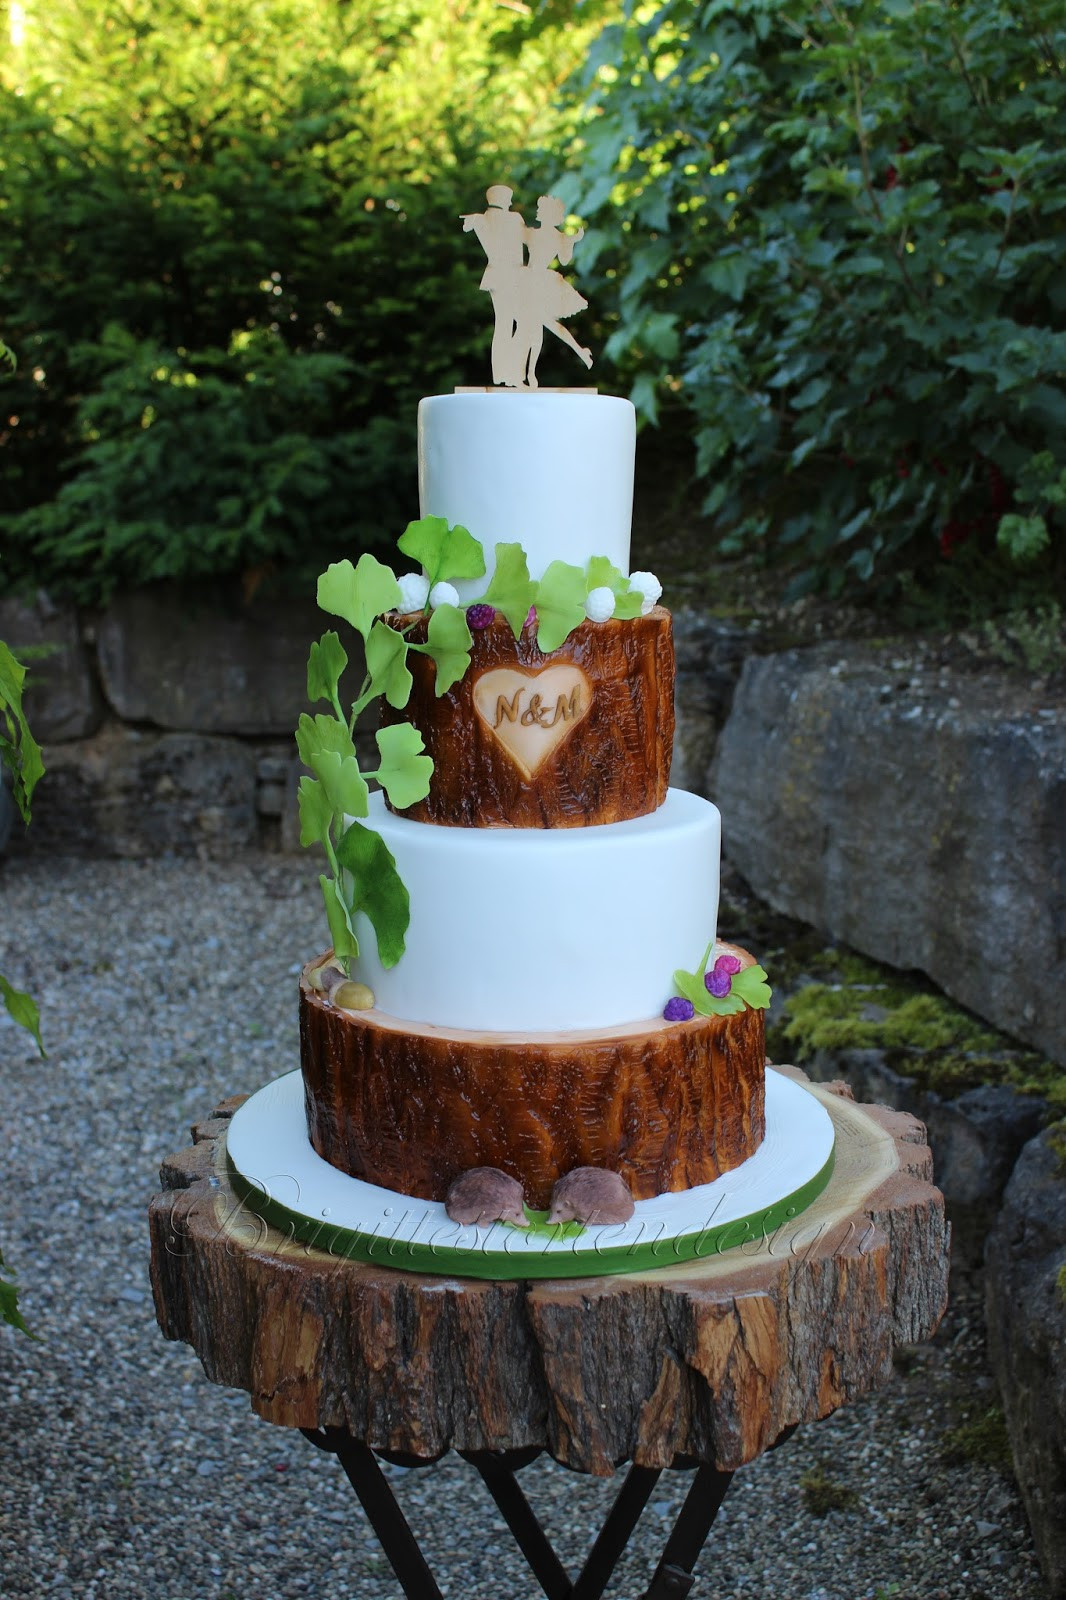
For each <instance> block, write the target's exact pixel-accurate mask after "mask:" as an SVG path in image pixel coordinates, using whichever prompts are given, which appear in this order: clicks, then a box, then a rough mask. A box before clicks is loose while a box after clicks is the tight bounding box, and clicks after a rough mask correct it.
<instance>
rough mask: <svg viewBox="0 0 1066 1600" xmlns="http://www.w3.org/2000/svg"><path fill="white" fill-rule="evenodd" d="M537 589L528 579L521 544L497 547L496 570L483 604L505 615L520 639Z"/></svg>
mask: <svg viewBox="0 0 1066 1600" xmlns="http://www.w3.org/2000/svg"><path fill="white" fill-rule="evenodd" d="M536 594H537V586H536V584H535V583H534V582H533V579H532V578H531V577H530V576H529V565H528V563H527V561H526V553H525V551H524V550H523V549H522V546H521V545H520V544H498V545H497V546H496V567H495V570H494V572H493V574H492V577H491V578H490V580H489V586H488V588H487V589H486V590H485V593H484V594H483V595H482V597H481V603H482V604H484V605H487V606H494V607H495V609H496V610H497V611H502V612H503V614H504V616H505V617H506V618H507V621H508V623H509V625H510V629H511V632H512V633H513V634H514V636H515V638H516V639H517V638H518V637H519V635H520V634H521V632H522V629H523V628H524V627H525V622H526V618H527V617H528V615H529V608H530V606H531V605H532V604H533V602H534V600H535V599H536Z"/></svg>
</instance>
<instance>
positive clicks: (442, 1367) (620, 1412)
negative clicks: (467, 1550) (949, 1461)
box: [150, 1074, 950, 1475]
mask: <svg viewBox="0 0 1066 1600" xmlns="http://www.w3.org/2000/svg"><path fill="white" fill-rule="evenodd" d="M793 1075H794V1076H795V1075H796V1074H793ZM800 1076H802V1075H800ZM812 1092H813V1093H815V1094H817V1095H818V1097H819V1098H820V1099H822V1101H823V1103H824V1104H825V1105H826V1106H827V1107H828V1108H829V1109H830V1112H831V1114H832V1115H833V1119H834V1123H835V1125H836V1128H837V1145H838V1157H837V1164H836V1170H835V1172H834V1175H833V1178H832V1179H831V1181H830V1183H829V1186H828V1187H827V1189H826V1190H825V1191H824V1192H823V1194H822V1195H821V1196H820V1197H819V1199H818V1200H816V1201H815V1202H814V1204H813V1205H812V1206H811V1208H810V1209H809V1211H807V1212H805V1213H803V1215H802V1216H801V1217H799V1218H797V1219H796V1220H797V1224H798V1225H802V1226H801V1227H798V1228H797V1231H796V1233H795V1235H794V1236H793V1239H792V1241H791V1243H792V1246H793V1247H792V1248H789V1241H787V1240H786V1241H784V1242H783V1243H782V1241H780V1240H778V1241H776V1243H775V1246H774V1248H770V1242H769V1241H766V1242H765V1243H766V1246H767V1248H765V1249H763V1250H762V1251H761V1252H760V1253H759V1254H757V1255H748V1254H746V1247H745V1248H744V1249H741V1250H737V1251H731V1252H727V1253H726V1254H724V1255H722V1256H720V1257H717V1258H712V1259H708V1260H706V1261H702V1262H700V1263H698V1264H693V1263H689V1264H686V1265H684V1266H679V1267H675V1268H669V1269H664V1270H661V1271H657V1272H653V1273H639V1274H634V1275H633V1276H631V1277H622V1278H618V1277H610V1278H584V1279H571V1280H567V1281H565V1282H562V1281H560V1282H551V1281H542V1282H539V1283H536V1284H528V1283H523V1282H513V1283H494V1282H485V1281H479V1280H472V1279H455V1278H427V1277H423V1276H420V1275H418V1274H412V1273H407V1272H403V1271H398V1270H395V1269H389V1268H387V1267H381V1266H377V1265H370V1264H365V1263H360V1262H354V1261H347V1260H343V1261H338V1260H336V1259H334V1258H333V1257H331V1256H329V1255H327V1254H326V1253H324V1252H321V1251H316V1250H315V1249H313V1248H312V1247H310V1246H307V1245H303V1244H300V1243H298V1242H296V1241H293V1240H291V1239H288V1238H286V1237H284V1236H283V1235H281V1234H280V1233H276V1232H274V1231H273V1230H271V1229H270V1228H268V1227H267V1226H266V1225H265V1224H263V1223H261V1222H260V1221H259V1219H258V1218H256V1217H254V1216H253V1215H252V1214H251V1213H249V1212H247V1211H246V1210H245V1209H244V1208H243V1207H242V1206H241V1205H240V1203H239V1201H238V1199H237V1197H236V1195H235V1194H234V1192H233V1190H232V1188H231V1187H230V1183H229V1176H228V1170H227V1165H226V1154H225V1138H224V1136H223V1135H222V1134H221V1133H216V1134H213V1135H211V1136H209V1137H207V1138H205V1139H204V1140H203V1141H202V1142H201V1144H200V1145H199V1146H198V1147H196V1149H195V1151H194V1152H187V1151H186V1152H180V1153H179V1154H178V1155H177V1156H174V1157H171V1158H169V1159H168V1161H167V1162H166V1163H164V1167H163V1173H164V1175H165V1181H168V1182H174V1183H177V1184H178V1185H179V1187H176V1188H170V1189H167V1190H166V1191H164V1192H163V1193H162V1194H160V1195H157V1196H156V1198H155V1199H154V1200H153V1202H152V1205H151V1207H150V1226H151V1232H152V1285H153V1291H154V1295H155V1304H156V1314H157V1317H158V1320H159V1324H160V1327H161V1328H162V1331H163V1332H164V1334H165V1335H166V1336H167V1337H168V1338H171V1339H180V1340H184V1341H185V1342H186V1343H188V1344H190V1345H191V1346H192V1347H193V1348H194V1349H195V1351H196V1352H197V1354H198V1355H199V1357H200V1359H201V1361H202V1362H203V1365H204V1368H205V1371H206V1373H207V1375H208V1377H209V1378H210V1379H212V1381H214V1382H218V1383H224V1384H227V1385H230V1386H232V1387H236V1388H243V1389H245V1390H247V1391H248V1392H249V1393H250V1395H251V1399H252V1405H253V1407H254V1409H255V1410H256V1412H257V1413H258V1414H259V1415H260V1416H262V1417H264V1418H265V1419H266V1420H268V1421H271V1422H275V1423H277V1424H279V1425H284V1426H290V1427H304V1428H319V1427H341V1428H345V1429H346V1430H347V1431H348V1432H350V1433H351V1434H352V1435H353V1436H354V1437H356V1438H359V1439H362V1440H364V1441H365V1442H366V1443H368V1444H369V1445H371V1447H373V1448H376V1449H379V1450H383V1451H390V1450H392V1451H401V1452H404V1453H407V1454H411V1455H414V1456H417V1457H419V1458H422V1459H427V1460H428V1459H431V1458H433V1457H434V1456H438V1455H440V1454H441V1453H442V1452H443V1451H445V1450H448V1449H463V1450H486V1449H496V1450H502V1449H511V1448H524V1447H530V1448H542V1449H545V1450H547V1451H549V1452H550V1453H551V1454H552V1455H553V1456H554V1457H555V1459H556V1460H558V1461H560V1462H561V1463H562V1464H563V1465H565V1466H568V1467H571V1468H573V1469H574V1470H577V1471H582V1472H591V1473H595V1474H599V1475H609V1474H610V1473H611V1472H613V1470H614V1469H615V1467H616V1466H617V1465H619V1464H620V1463H621V1462H623V1461H627V1460H631V1461H635V1462H637V1463H638V1464H640V1465H644V1466H653V1467H666V1466H670V1465H672V1464H674V1463H676V1462H679V1461H681V1460H684V1461H688V1462H691V1461H707V1462H714V1463H715V1464H717V1465H718V1467H719V1468H721V1469H722V1470H732V1469H734V1468H736V1467H738V1466H741V1465H743V1464H744V1463H745V1462H747V1461H750V1460H752V1459H754V1458H755V1457H756V1456H757V1455H759V1454H760V1453H761V1452H762V1451H763V1450H765V1449H766V1448H768V1446H769V1445H770V1444H772V1443H773V1442H774V1440H775V1439H776V1438H777V1437H779V1435H780V1434H781V1433H782V1432H783V1430H784V1429H785V1428H788V1427H791V1426H792V1425H793V1424H795V1423H799V1422H807V1421H812V1420H814V1419H815V1418H818V1417H822V1416H825V1415H826V1414H827V1413H829V1412H830V1411H832V1410H834V1409H835V1408H836V1407H837V1406H840V1405H843V1404H845V1403H847V1402H848V1401H849V1400H852V1399H854V1398H856V1397H857V1396H858V1395H860V1394H863V1393H865V1392H866V1391H868V1390H870V1389H872V1388H875V1387H878V1386H879V1385H880V1384H882V1383H884V1382H885V1381H886V1380H887V1379H888V1377H889V1376H890V1373H891V1365H892V1361H891V1357H892V1350H893V1348H894V1345H895V1344H896V1343H899V1342H907V1343H914V1342H918V1341H920V1340H922V1339H926V1338H928V1337H929V1336H930V1335H931V1334H932V1333H933V1332H934V1331H935V1328H936V1325H937V1323H938V1321H939V1318H940V1316H941V1315H942V1313H943V1310H944V1307H945V1305H946V1300H947V1274H948V1244H949V1239H950V1228H949V1226H948V1224H947V1223H946V1221H945V1218H944V1203H943V1196H942V1195H941V1194H940V1193H939V1191H938V1190H936V1189H935V1188H934V1187H933V1186H932V1184H931V1182H930V1181H929V1176H928V1174H930V1173H931V1160H930V1157H929V1153H928V1149H927V1147H926V1146H925V1144H924V1138H923V1133H924V1130H922V1129H921V1125H920V1124H918V1123H917V1122H916V1121H915V1120H914V1119H912V1118H907V1119H905V1120H904V1122H903V1123H901V1119H900V1116H899V1114H898V1113H893V1112H887V1111H884V1110H883V1108H875V1107H866V1106H856V1105H855V1104H854V1103H853V1102H851V1101H850V1100H848V1099H845V1098H843V1097H841V1096H839V1095H837V1096H834V1095H833V1094H832V1093H831V1092H829V1091H827V1090H825V1089H823V1088H816V1087H812ZM222 1109H223V1108H220V1110H222ZM232 1110H233V1103H232V1102H229V1104H228V1107H227V1108H226V1112H232ZM222 1120H223V1121H224V1115H223V1119H222ZM208 1126H209V1125H207V1124H205V1125H203V1131H204V1132H205V1133H206V1131H207V1127H208Z"/></svg>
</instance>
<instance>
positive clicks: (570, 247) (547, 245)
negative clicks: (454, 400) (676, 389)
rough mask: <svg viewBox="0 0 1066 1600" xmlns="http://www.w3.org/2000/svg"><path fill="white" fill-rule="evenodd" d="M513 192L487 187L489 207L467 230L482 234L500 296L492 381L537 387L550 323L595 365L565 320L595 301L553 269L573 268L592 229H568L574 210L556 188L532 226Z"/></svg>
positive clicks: (489, 277) (493, 289)
mask: <svg viewBox="0 0 1066 1600" xmlns="http://www.w3.org/2000/svg"><path fill="white" fill-rule="evenodd" d="M513 193H514V191H513V190H512V189H509V188H508V187H507V185H506V184H503V183H497V184H493V186H492V187H491V188H490V189H486V191H485V199H486V200H487V202H488V206H487V209H486V210H484V211H477V212H472V213H468V214H467V215H466V216H464V217H463V218H462V223H463V232H464V233H473V234H476V236H477V239H478V242H479V243H480V245H481V248H482V249H483V250H484V252H485V255H486V258H487V265H486V267H485V272H484V275H483V277H482V279H481V288H482V289H487V290H488V292H489V294H490V296H491V297H492V308H493V311H494V312H495V316H496V326H495V328H494V330H493V335H492V381H493V383H496V384H502V385H503V386H504V387H505V388H508V389H535V388H536V387H537V358H538V357H539V355H540V352H541V346H542V344H543V343H544V331H545V329H547V331H548V332H549V333H554V335H555V337H556V338H557V339H561V340H562V342H563V343H564V344H566V345H569V346H570V349H571V350H573V351H574V353H575V354H576V355H577V357H578V359H579V360H581V361H583V362H584V364H585V366H586V367H591V365H592V351H591V350H588V349H586V348H585V346H584V345H581V344H578V342H577V340H576V339H575V338H574V336H573V334H572V333H571V332H570V330H569V328H564V327H563V318H564V317H572V316H573V315H574V313H575V312H577V311H584V309H585V307H586V306H587V305H588V301H587V300H586V299H585V297H584V295H580V294H578V292H577V290H576V289H575V288H574V286H573V284H571V283H567V281H566V279H565V278H564V277H563V275H562V273H561V272H556V271H555V270H554V269H553V267H552V262H553V261H556V260H558V262H559V264H560V265H561V266H564V267H565V266H569V264H570V262H571V260H572V259H573V254H574V246H575V245H576V244H578V243H579V241H580V240H582V239H583V238H584V237H585V230H584V228H580V229H579V230H578V231H577V233H564V232H563V231H562V228H561V226H560V224H561V223H562V221H563V218H564V217H565V215H566V211H565V208H564V206H563V202H562V201H561V200H557V199H556V198H555V196H554V195H550V194H543V195H541V197H540V199H539V200H538V201H537V222H536V226H535V227H532V228H528V227H527V226H526V224H525V222H524V221H523V220H522V217H521V215H520V213H519V212H517V211H512V210H511V199H512V196H513Z"/></svg>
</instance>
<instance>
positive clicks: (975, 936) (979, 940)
mask: <svg viewBox="0 0 1066 1600" xmlns="http://www.w3.org/2000/svg"><path fill="white" fill-rule="evenodd" d="M709 784H710V790H711V792H712V793H713V795H714V798H715V799H716V800H717V802H718V804H719V806H720V807H721V810H722V819H723V833H724V848H725V852H726V854H727V855H728V856H729V858H730V860H731V861H732V862H733V864H734V866H736V867H737V868H738V869H739V870H740V871H741V872H742V873H743V875H744V876H745V877H746V878H747V880H748V881H749V883H750V884H751V887H752V889H753V890H754V891H755V893H756V894H757V895H758V896H759V897H760V898H761V899H763V900H765V901H767V902H768V903H769V904H770V905H772V906H773V907H774V908H775V909H776V910H778V911H782V912H785V913H786V914H788V915H790V916H793V917H796V918H798V919H800V920H801V921H803V922H807V923H809V924H811V925H812V926H814V927H816V928H818V929H820V930H821V931H822V932H824V933H826V934H827V935H829V936H830V937H831V938H833V939H837V940H840V941H842V942H844V943H846V944H849V945H851V946H852V947H853V948H854V949H856V950H860V951H862V952H863V953H864V954H866V955H869V956H872V957H874V958H875V959H876V960H878V961H884V962H886V963H887V964H889V965H890V966H894V967H899V968H902V969H908V968H913V969H917V970H919V971H921V972H924V973H927V974H928V976H929V977H931V978H932V979H933V981H934V982H935V983H937V984H938V985H939V987H940V988H942V989H943V990H944V991H945V993H947V994H949V995H951V997H952V998H953V999H955V1000H958V1001H959V1002H960V1003H961V1004H963V1005H965V1006H967V1007H968V1008H969V1009H970V1010H972V1011H975V1012H976V1013H977V1014H978V1015H979V1016H982V1017H985V1018H987V1019H988V1020H989V1021H990V1022H992V1023H993V1024H994V1025H995V1026H996V1027H998V1028H1001V1029H1003V1031H1004V1032H1006V1033H1011V1034H1014V1035H1015V1036H1016V1037H1017V1038H1019V1039H1022V1040H1024V1041H1025V1042H1027V1043H1030V1044H1032V1045H1034V1046H1035V1047H1036V1048H1038V1049H1040V1050H1043V1051H1046V1052H1047V1053H1048V1054H1050V1055H1052V1056H1054V1057H1056V1058H1057V1059H1058V1060H1066V717H1064V716H1063V707H1062V703H1061V697H1060V698H1055V697H1052V696H1050V695H1049V692H1048V690H1047V689H1046V687H1043V686H1041V685H1039V684H1034V685H1027V684H1025V683H1024V682H1019V681H1018V680H1017V679H1013V678H1012V679H1009V680H1008V679H1007V677H1006V676H1005V675H1004V674H996V675H994V676H993V675H991V674H988V673H980V672H976V671H973V670H969V671H967V670H964V669H962V668H959V667H946V666H943V665H941V664H939V663H937V662H936V661H935V660H933V659H932V658H923V656H922V655H921V654H920V653H913V654H911V655H910V656H909V657H907V658H906V659H904V658H901V657H900V656H899V654H898V647H896V650H895V651H894V650H893V649H876V648H873V647H867V646H857V645H848V646H841V645H838V644H834V645H824V646H817V647H814V648H811V649H806V650H790V651H785V652H782V653H780V654H775V655H769V656H763V657H749V658H748V660H747V661H746V662H745V664H744V668H743V671H742V672H741V675H740V678H739V681H738V684H737V688H736V693H735V695H734V698H733V703H732V709H731V712H730V716H729V719H728V721H727V723H726V725H725V728H724V730H723V733H722V738H721V740H720V742H719V746H718V752H717V760H716V764H715V766H714V770H713V773H712V774H711V775H710V778H709Z"/></svg>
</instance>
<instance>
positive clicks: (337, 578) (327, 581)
mask: <svg viewBox="0 0 1066 1600" xmlns="http://www.w3.org/2000/svg"><path fill="white" fill-rule="evenodd" d="M400 598H401V597H400V585H399V584H398V583H397V581H396V577H395V575H394V574H393V572H392V571H391V570H390V568H388V567H386V566H383V565H382V563H381V562H380V561H378V560H377V558H376V557H375V556H373V555H371V554H370V552H369V551H366V552H364V553H363V555H361V556H360V557H359V565H358V566H356V567H353V566H352V564H351V562H350V561H348V560H347V559H345V560H344V561H335V562H334V563H333V565H332V566H330V567H328V568H327V569H326V571H325V572H324V573H323V574H322V576H321V577H320V578H319V580H318V604H319V606H320V607H321V609H322V610H323V611H328V612H330V613H331V614H332V615H333V616H335V617H343V618H344V620H345V622H349V623H351V625H352V627H353V628H354V629H355V630H356V632H357V633H361V634H362V636H363V638H364V640H365V639H367V638H368V637H369V634H370V630H371V628H372V627H373V624H374V618H375V617H380V616H381V615H382V613H383V612H386V611H391V610H393V608H394V607H396V606H398V605H399V604H400Z"/></svg>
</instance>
